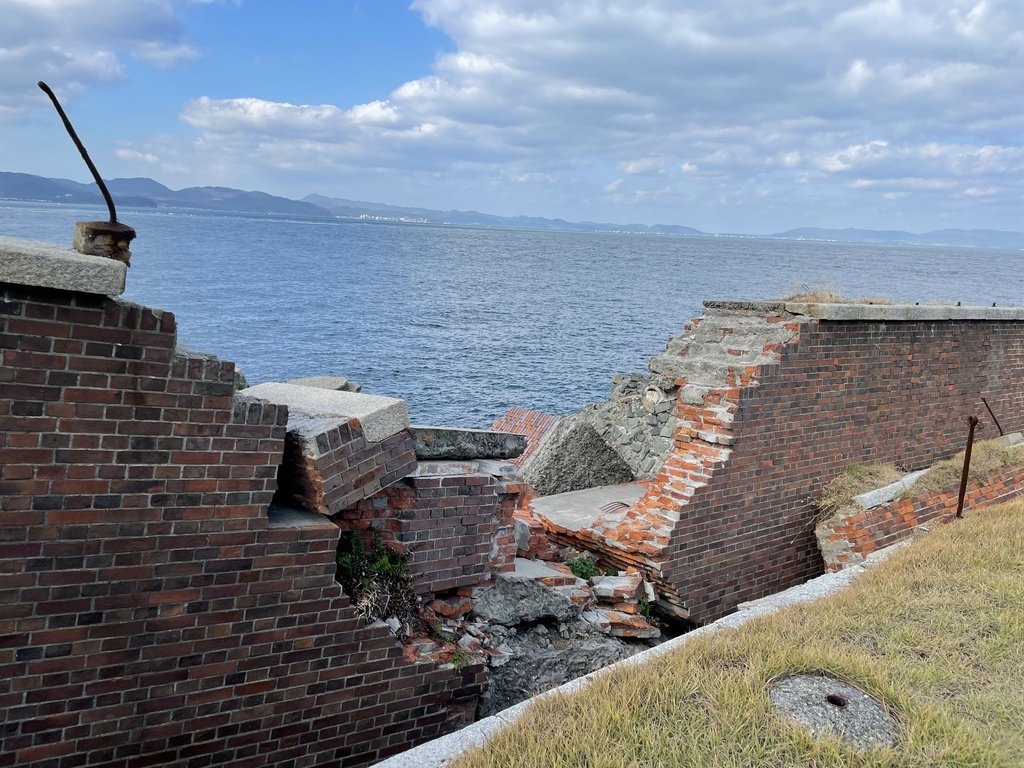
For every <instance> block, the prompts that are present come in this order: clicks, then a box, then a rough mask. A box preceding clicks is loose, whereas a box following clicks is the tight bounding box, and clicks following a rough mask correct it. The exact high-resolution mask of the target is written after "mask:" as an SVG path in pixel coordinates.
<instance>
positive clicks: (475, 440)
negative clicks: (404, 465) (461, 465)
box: [410, 424, 526, 461]
mask: <svg viewBox="0 0 1024 768" xmlns="http://www.w3.org/2000/svg"><path fill="white" fill-rule="evenodd" d="M410 431H411V432H412V436H413V438H414V439H415V440H416V458H417V459H421V460H434V459H449V460H456V461H464V460H467V459H514V458H516V457H517V456H521V455H522V454H523V451H525V450H526V438H525V437H523V436H522V435H514V434H512V433H510V432H492V431H490V430H487V429H459V428H456V427H424V426H420V425H418V424H414V425H413V426H412V427H411V428H410Z"/></svg>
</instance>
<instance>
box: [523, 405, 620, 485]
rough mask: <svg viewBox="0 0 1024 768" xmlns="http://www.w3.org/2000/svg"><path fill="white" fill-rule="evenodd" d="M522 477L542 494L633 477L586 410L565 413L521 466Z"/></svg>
mask: <svg viewBox="0 0 1024 768" xmlns="http://www.w3.org/2000/svg"><path fill="white" fill-rule="evenodd" d="M523 479H524V480H526V482H528V483H529V484H530V485H532V486H533V487H534V488H536V489H537V492H538V493H540V494H541V495H542V496H549V495H551V494H555V493H565V492H567V491H578V490H581V489H584V488H595V487H597V486H602V485H617V484H619V483H628V482H630V481H632V480H634V479H635V478H634V476H633V472H632V470H631V469H630V468H629V466H628V465H627V464H626V462H624V461H623V460H622V457H621V456H619V454H618V453H616V452H615V451H614V450H612V449H611V448H610V447H608V445H607V444H606V443H605V442H604V440H602V439H601V435H600V434H598V432H597V430H596V429H595V428H594V425H593V424H592V423H591V420H590V418H589V417H588V416H587V415H586V414H575V415H573V416H566V417H565V418H563V419H562V420H561V421H560V422H558V425H557V426H556V427H555V428H554V429H552V430H551V432H550V433H549V434H548V436H547V438H545V440H544V442H543V443H542V444H541V446H540V448H538V449H537V452H536V453H535V454H534V455H533V456H532V457H531V458H530V460H529V461H528V462H527V463H526V466H525V467H523Z"/></svg>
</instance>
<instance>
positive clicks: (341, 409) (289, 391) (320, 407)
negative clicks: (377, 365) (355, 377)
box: [242, 382, 409, 443]
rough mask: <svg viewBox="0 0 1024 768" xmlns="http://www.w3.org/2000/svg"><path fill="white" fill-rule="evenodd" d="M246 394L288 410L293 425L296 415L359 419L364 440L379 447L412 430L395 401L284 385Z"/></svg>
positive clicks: (269, 385) (401, 402) (261, 386)
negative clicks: (389, 439)
mask: <svg viewBox="0 0 1024 768" xmlns="http://www.w3.org/2000/svg"><path fill="white" fill-rule="evenodd" d="M242 394H243V395H249V396H250V397H258V398H260V399H261V400H268V401H270V402H271V403H275V404H277V405H286V406H288V416H289V423H290V422H291V416H292V414H293V413H294V414H295V415H296V416H299V417H305V418H306V419H353V418H354V419H358V420H359V424H360V425H361V426H362V429H363V437H364V438H365V439H366V441H367V442H370V443H379V442H381V441H383V440H386V439H388V438H389V437H392V436H393V435H397V434H398V433H399V432H401V431H402V430H405V429H408V428H409V415H408V413H407V412H406V410H405V401H404V400H399V399H398V398H395V397H383V396H381V395H362V394H356V393H355V392H336V391H334V390H330V389H317V388H314V387H304V386H299V385H296V384H283V383H281V382H268V383H266V384H257V385H256V386H254V387H249V388H248V389H244V390H242Z"/></svg>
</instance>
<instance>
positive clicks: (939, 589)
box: [454, 503, 1024, 768]
mask: <svg viewBox="0 0 1024 768" xmlns="http://www.w3.org/2000/svg"><path fill="white" fill-rule="evenodd" d="M792 671H821V672H827V673H829V674H833V675H836V676H838V677H840V678H843V679H846V680H849V681H851V682H853V683H855V684H857V685H860V686H862V687H863V688H865V689H866V690H868V691H870V692H871V693H872V694H874V695H875V696H877V697H878V698H879V699H880V700H881V701H883V702H884V703H885V704H886V705H887V706H888V707H890V708H891V710H892V711H894V712H896V713H897V714H898V717H899V719H900V721H901V739H900V742H899V744H898V746H897V747H896V748H894V749H876V750H873V751H871V752H868V753H863V754H858V753H856V752H854V751H853V750H852V749H850V748H849V747H847V746H846V745H845V744H844V743H843V742H842V741H839V740H837V739H834V738H826V739H821V740H814V739H812V738H811V737H810V736H809V735H808V734H807V733H806V732H805V731H803V730H802V729H800V728H798V727H796V726H793V725H790V724H789V723H788V722H787V721H784V720H782V719H780V718H779V717H777V716H776V715H775V714H774V712H773V710H772V709H771V706H770V704H769V701H768V694H767V689H768V686H769V684H770V682H771V681H772V680H773V679H774V678H776V677H778V676H780V675H784V674H786V673H789V672H792ZM1022 713H1024V503H1014V504H1008V505H1003V506H1001V507H996V508H992V509H989V510H985V511H983V512H978V513H975V514H970V515H969V516H968V517H967V518H966V519H965V520H962V521H959V522H956V523H952V524H949V525H945V526H940V527H939V528H937V529H936V530H935V531H933V532H931V533H930V534H928V535H927V536H925V537H923V538H921V539H920V540H918V541H917V542H915V543H914V545H913V546H912V547H910V548H909V549H907V550H904V551H902V552H899V553H897V554H896V555H894V556H892V557H891V558H890V559H889V560H888V561H886V562H885V563H883V564H881V565H879V566H877V567H875V568H873V569H871V570H870V571H868V572H867V573H865V574H864V575H862V576H861V577H860V578H859V579H858V581H857V582H856V583H855V584H854V585H853V586H852V587H851V588H850V589H847V590H844V591H843V592H842V593H840V594H837V595H834V596H833V597H831V598H828V599H826V600H822V601H819V602H817V603H813V604H810V605H804V606H797V607H794V608H790V609H787V610H785V611H782V612H780V613H778V614H775V615H773V616H767V617H762V618H760V619H755V620H753V621H751V622H749V623H748V624H746V625H745V626H743V627H742V628H740V629H738V630H731V631H730V630H727V631H723V632H720V633H716V634H713V635H708V636H702V637H696V638H693V640H691V641H690V642H688V643H686V644H685V645H683V646H682V647H680V648H678V649H676V650H675V651H673V652H671V653H670V654H667V655H666V656H664V657H662V658H660V659H657V660H654V661H652V662H650V663H648V664H645V665H644V666H642V667H633V668H627V669H623V670H616V671H615V672H613V673H610V674H607V675H604V676H602V677H600V678H599V679H597V680H596V681H594V682H593V683H592V684H591V685H589V686H588V687H587V688H586V689H585V690H583V691H581V692H580V693H578V694H575V695H559V696H552V697H549V698H548V699H545V700H541V701H538V702H537V703H536V704H535V705H534V706H533V707H532V708H531V709H530V710H529V712H528V713H527V714H526V715H525V716H524V717H523V718H522V719H521V720H519V721H518V722H517V723H516V724H515V725H514V726H512V727H510V728H508V729H507V730H505V731H503V732H502V733H501V734H499V735H498V736H496V737H495V738H493V739H492V740H491V741H490V742H489V743H488V744H487V745H486V747H484V748H483V749H482V750H477V751H475V752H473V753H471V754H469V755H467V756H465V757H464V758H463V759H461V760H459V761H458V762H457V763H455V764H454V765H455V766H456V768H482V767H483V766H489V767H493V768H498V767H499V766H501V767H505V766H507V767H508V768H513V767H515V768H519V767H520V766H538V768H539V767H540V766H543V767H544V768H584V767H585V768H613V767H615V768H618V767H619V766H637V767H638V768H639V767H640V766H644V767H647V766H686V767H687V768H700V767H702V766H714V767H715V768H727V767H735V768H739V767H740V766H750V767H752V768H753V767H755V766H756V767H758V768H761V767H766V768H784V767H785V768H789V767H791V766H793V767H796V766H800V767H801V768H826V767H832V766H879V767H885V768H890V767H891V768H895V767H896V766H900V767H907V768H910V767H914V768H933V767H934V766H957V767H961V766H962V767H964V768H972V767H977V768H982V766H1007V767H1009V766H1021V765H1024V728H1022V727H1021V719H1022Z"/></svg>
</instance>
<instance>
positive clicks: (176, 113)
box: [0, 0, 1024, 233]
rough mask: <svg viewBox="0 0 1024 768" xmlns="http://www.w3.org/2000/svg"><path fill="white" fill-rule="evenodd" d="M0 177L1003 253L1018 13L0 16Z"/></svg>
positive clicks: (252, 8)
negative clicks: (974, 237) (69, 129)
mask: <svg viewBox="0 0 1024 768" xmlns="http://www.w3.org/2000/svg"><path fill="white" fill-rule="evenodd" d="M0 19H2V22H0V170H8V171H19V172H24V173H33V174H38V175H42V176H51V177H63V178H72V179H75V180H79V181H86V180H88V174H87V172H86V171H85V168H84V165H83V164H82V162H81V159H80V158H79V157H78V155H77V153H76V152H75V150H74V148H73V147H72V145H71V143H70V141H69V140H68V138H67V137H66V136H65V135H64V133H63V129H62V128H61V126H60V124H59V122H58V119H57V117H56V115H55V114H54V112H53V110H52V107H51V106H50V105H49V103H48V102H47V101H46V100H45V97H44V96H43V95H42V93H41V92H40V91H39V90H38V89H37V88H36V85H35V83H36V81H37V80H39V79H43V80H46V81H47V82H48V83H49V84H50V85H51V86H52V87H53V88H54V90H55V91H56V92H57V93H58V95H59V96H60V97H61V99H62V101H63V103H64V106H65V109H66V110H67V111H68V113H69V114H70V116H71V118H72V121H73V122H74V123H75V125H76V127H77V129H78V131H79V133H80V135H81V136H82V137H83V139H84V141H85V143H86V146H87V147H89V149H90V152H91V154H92V156H93V159H94V160H95V161H96V164H97V165H98V166H99V168H100V169H101V171H102V172H103V174H104V176H106V177H108V178H112V177H121V176H148V177H151V178H154V179H156V180H158V181H160V182H162V183H164V184H167V185H168V186H170V187H173V188H175V189H178V188H181V187H186V186H196V185H223V186H231V187H237V188H241V189H258V190H263V191H266V192H270V193H273V194H280V195H284V196H287V197H294V198H301V197H303V196H305V195H307V194H309V193H312V192H316V193H320V194H324V195H329V196H334V197H343V198H350V199H355V200H368V201H375V202H385V203H392V204H396V205H410V206H420V207H426V208H439V209H453V208H454V209H460V210H478V211H484V212H487V213H495V214H499V215H506V216H512V215H530V216H547V217H560V218H566V219H570V220H574V221H584V220H585V221H601V222H617V223H632V222H639V223H646V224H652V223H666V224H682V225H687V226H692V227H696V228H698V229H701V230H704V231H708V232H747V233H770V232H779V231H782V230H785V229H789V228H792V227H799V226H820V227H864V228H872V229H906V230H910V231H914V232H921V231H926V230H932V229H940V228H944V227H960V228H994V229H1010V230H1021V229H1024V222H1022V220H1021V216H1020V210H1021V205H1022V202H1024V174H1022V171H1024V2H1021V0H686V1H685V2H684V1H683V0H413V2H412V3H411V4H410V3H409V2H408V0H405V1H401V2H399V1H394V0H362V1H361V2H346V1H344V0H289V2H283V0H0Z"/></svg>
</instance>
